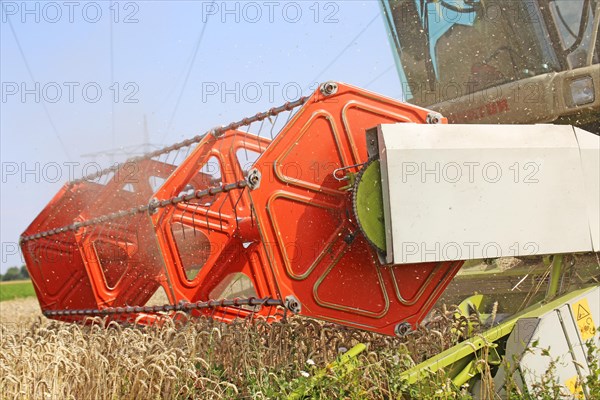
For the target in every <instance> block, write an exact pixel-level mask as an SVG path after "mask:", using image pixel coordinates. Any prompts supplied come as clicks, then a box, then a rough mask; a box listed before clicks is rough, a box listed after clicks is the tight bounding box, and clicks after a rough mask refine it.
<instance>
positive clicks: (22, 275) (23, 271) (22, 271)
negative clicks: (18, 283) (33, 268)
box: [21, 265, 29, 279]
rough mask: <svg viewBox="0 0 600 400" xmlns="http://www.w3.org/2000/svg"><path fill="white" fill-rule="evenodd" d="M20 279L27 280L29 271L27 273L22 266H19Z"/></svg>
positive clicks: (25, 268)
mask: <svg viewBox="0 0 600 400" xmlns="http://www.w3.org/2000/svg"><path fill="white" fill-rule="evenodd" d="M21 278H22V279H29V271H27V267H26V266H24V265H22V266H21Z"/></svg>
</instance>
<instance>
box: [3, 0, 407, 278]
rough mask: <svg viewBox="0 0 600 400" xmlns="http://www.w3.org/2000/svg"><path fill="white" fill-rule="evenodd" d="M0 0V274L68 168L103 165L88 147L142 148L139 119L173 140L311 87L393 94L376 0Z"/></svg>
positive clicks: (157, 135) (72, 171) (155, 135)
mask: <svg viewBox="0 0 600 400" xmlns="http://www.w3.org/2000/svg"><path fill="white" fill-rule="evenodd" d="M0 4H1V5H2V19H1V25H0V34H1V38H0V56H1V64H0V66H1V71H0V78H1V81H2V99H1V100H2V102H1V103H0V107H1V110H0V111H1V115H0V130H1V132H0V133H1V135H0V136H1V157H2V191H1V235H2V239H1V240H2V264H1V268H0V271H2V272H4V271H5V270H6V268H8V267H9V266H12V265H20V264H21V263H22V262H21V257H20V255H19V254H16V253H15V251H14V248H15V246H16V243H17V241H18V237H19V235H20V234H21V232H22V231H23V230H24V229H25V228H26V227H27V225H28V224H29V223H30V222H31V221H32V220H33V218H34V217H35V216H36V215H37V214H38V213H39V212H40V211H41V209H42V208H43V207H44V206H45V205H46V204H47V202H48V201H49V200H50V199H51V197H52V196H53V195H54V193H55V192H56V191H58V189H59V188H60V186H61V185H62V184H63V183H64V182H65V181H66V180H67V179H68V178H69V175H74V177H79V176H81V174H82V172H84V170H85V169H86V168H87V171H88V172H94V171H95V169H94V168H95V165H96V164H94V165H91V166H90V163H100V164H102V165H103V166H106V165H108V164H109V163H110V159H109V158H108V157H106V156H96V157H89V156H87V157H83V156H82V155H86V154H89V153H95V152H99V151H102V150H107V149H111V148H114V147H126V146H131V145H135V144H140V143H143V142H144V135H143V121H144V116H146V118H147V121H148V131H149V140H150V142H151V143H152V144H155V145H167V144H170V143H172V142H175V141H179V140H181V139H184V138H188V137H191V136H194V135H196V134H198V133H203V132H205V131H206V130H208V129H209V128H211V127H213V126H216V125H221V124H226V123H228V122H231V121H234V120H238V119H240V118H241V117H244V116H248V115H253V114H255V113H257V112H259V111H263V110H266V109H268V108H270V107H273V106H275V105H279V104H281V103H283V102H285V101H286V100H292V99H294V98H296V97H297V95H299V93H298V92H299V90H298V88H301V89H303V90H305V89H307V87H314V84H315V81H320V82H322V81H325V80H337V81H344V82H348V83H351V84H354V85H357V86H362V87H367V88H368V89H370V90H373V91H376V92H380V93H382V94H385V95H387V96H390V97H395V98H399V97H400V96H401V87H400V83H399V79H398V77H397V75H396V72H395V68H394V67H393V64H394V61H393V56H392V53H391V49H390V46H389V43H388V40H387V34H386V31H385V27H384V22H383V17H382V16H381V11H380V6H379V3H378V2H377V1H375V0H370V1H320V2H317V1H312V0H309V1H295V2H294V1H291V2H278V1H256V2H237V1H227V2H223V1H216V2H212V1H170V2H167V1H135V2H127V1H123V2H114V4H112V5H111V3H109V2H105V1H98V2H83V1H81V2H78V1H76V2H73V3H68V2H61V1H59V2H50V3H49V2H38V1H29V2H21V1H19V2H11V1H4V0H3V1H2V2H0ZM111 7H112V9H111ZM111 21H112V72H111ZM9 22H10V24H9ZM11 25H12V29H11ZM365 28H366V29H365ZM13 30H14V32H15V33H16V36H17V39H18V43H19V44H20V46H21V50H22V52H23V54H24V56H25V59H24V58H23V56H22V55H21V51H20V50H19V47H18V45H17V40H15V35H13ZM202 31H204V33H203V35H201V34H202ZM360 32H362V34H360V35H359V33H360ZM357 35H359V36H358V37H356V36H357ZM200 36H202V39H201V40H199V37H200ZM353 38H356V40H354V41H353V40H352V39H353ZM196 47H197V52H196V56H195V59H194V62H193V64H192V63H191V61H192V59H193V58H194V57H193V54H194V49H195V48H196ZM340 53H342V54H341V56H339V57H337V56H338V55H340ZM26 64H27V65H28V67H29V70H30V71H31V74H30V72H29V71H28V69H27V65H26ZM190 65H191V66H190ZM326 67H328V68H327V69H326V70H325V71H323V70H324V69H325V68H326ZM188 71H189V74H188ZM31 75H33V77H34V79H35V81H34V80H33V79H32V77H31ZM111 76H112V79H111ZM186 76H187V82H186V84H185V89H184V90H183V91H182V87H183V84H184V81H185V80H186ZM111 81H113V82H114V83H112V84H111ZM98 89H99V90H100V92H101V93H100V92H99V91H98ZM284 89H285V90H284ZM227 90H229V91H227ZM308 91H309V90H306V91H305V94H307V93H308ZM37 97H39V98H37ZM178 99H179V105H178V106H177V107H176V105H177V103H178ZM113 111H114V115H113V114H112V113H113ZM48 115H49V116H50V118H49V117H48ZM113 121H114V128H113ZM170 121H171V123H170ZM52 124H53V125H54V127H55V129H54V128H53V127H52ZM113 129H114V137H113V133H112V132H113ZM61 142H62V144H61ZM86 163H87V164H86ZM28 171H29V172H28Z"/></svg>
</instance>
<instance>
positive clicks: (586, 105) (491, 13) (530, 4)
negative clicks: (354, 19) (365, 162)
mask: <svg viewBox="0 0 600 400" xmlns="http://www.w3.org/2000/svg"><path fill="white" fill-rule="evenodd" d="M381 3H382V8H383V14H384V17H385V22H386V26H387V28H388V33H389V35H388V36H389V39H390V43H391V45H392V50H393V54H394V57H395V60H396V66H397V70H398V74H399V76H400V79H401V81H402V84H403V87H402V88H403V92H404V96H405V97H406V100H407V101H409V102H411V103H414V104H417V105H420V106H423V107H427V108H429V109H432V110H436V111H438V112H440V113H441V114H443V115H444V116H445V117H447V118H448V120H449V122H450V123H484V124H490V123H505V124H527V123H529V124H530V123H549V122H552V123H561V124H570V125H575V126H578V127H582V128H584V129H586V130H588V131H592V132H595V133H598V132H599V125H598V124H599V121H600V65H599V61H600V45H599V44H598V42H599V38H598V24H599V23H600V8H599V7H600V3H598V2H597V1H592V0H539V1H538V0H526V1H509V2H507V1H499V0H485V1H484V0H460V1H444V0H440V1H430V0H426V1H420V0H389V1H388V0H382V2H381Z"/></svg>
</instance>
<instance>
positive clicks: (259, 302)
mask: <svg viewBox="0 0 600 400" xmlns="http://www.w3.org/2000/svg"><path fill="white" fill-rule="evenodd" d="M283 305H284V302H283V300H280V299H274V298H271V297H264V298H261V299H257V298H255V297H249V298H244V299H222V300H209V301H199V302H196V303H190V302H187V301H181V302H180V303H179V304H164V305H162V306H128V307H107V308H102V309H82V310H47V311H44V315H45V316H46V317H70V316H80V315H83V316H86V315H87V316H104V315H115V314H139V313H146V314H152V313H160V312H171V311H183V312H189V311H192V310H202V309H208V308H217V307H239V306H268V307H278V306H283Z"/></svg>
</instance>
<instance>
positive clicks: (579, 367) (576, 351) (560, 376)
mask: <svg viewBox="0 0 600 400" xmlns="http://www.w3.org/2000/svg"><path fill="white" fill-rule="evenodd" d="M583 302H585V303H583ZM581 304H585V307H586V309H585V310H584V312H585V316H581V315H578V314H579V313H578V312H577V309H578V308H577V307H578V305H581ZM573 310H575V311H576V312H573ZM581 317H583V318H589V319H590V321H592V325H594V326H596V324H597V321H599V320H600V287H597V286H596V287H594V288H591V289H590V290H589V291H587V292H585V293H583V294H582V295H580V296H577V297H575V298H574V299H571V300H570V301H568V302H566V303H564V304H563V305H561V306H560V307H557V308H555V309H554V310H552V311H549V312H547V313H545V314H542V315H540V316H539V317H531V318H521V319H519V321H517V324H516V325H515V328H514V329H513V331H512V333H511V334H510V336H509V338H508V340H507V342H506V355H505V357H506V359H507V360H509V361H511V362H512V361H513V360H515V359H516V360H518V365H519V369H520V372H521V377H522V378H523V379H524V383H525V385H527V387H528V388H529V390H530V392H531V391H532V390H533V388H534V387H535V385H536V384H539V383H540V382H541V379H542V377H544V375H546V374H547V373H548V372H549V369H550V366H551V364H552V363H555V364H556V367H555V369H554V370H553V371H550V374H551V375H552V377H553V378H556V379H557V382H558V383H559V384H560V385H562V386H563V388H562V390H561V392H562V393H561V394H562V395H563V396H565V397H566V398H572V395H573V393H571V392H570V390H569V389H568V388H567V387H568V386H569V385H568V382H569V381H574V380H576V379H577V378H579V379H581V380H585V379H586V377H587V376H588V375H589V365H588V361H587V357H586V354H587V345H586V344H585V342H586V341H585V340H582V337H581V335H580V328H579V327H578V322H581V321H579V319H580V318H581ZM593 340H594V341H595V342H596V346H597V345H598V344H600V332H596V333H595V334H594V335H593ZM494 379H495V380H496V384H497V387H498V388H502V386H503V385H504V380H505V374H504V373H499V374H497V375H496V377H495V378H494ZM586 398H591V397H586Z"/></svg>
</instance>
